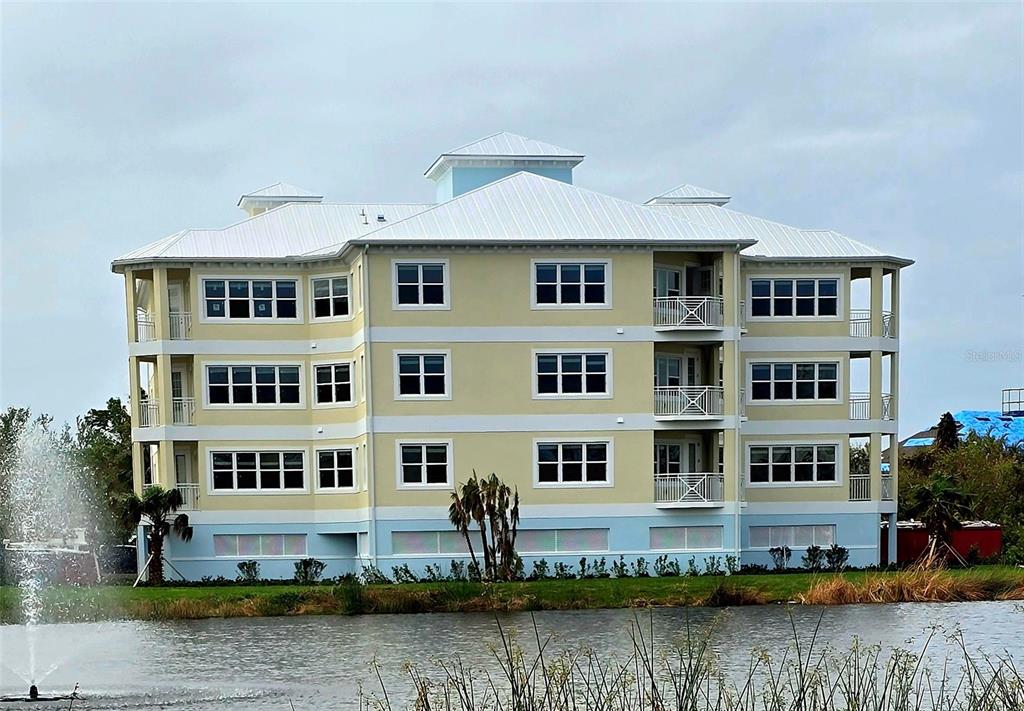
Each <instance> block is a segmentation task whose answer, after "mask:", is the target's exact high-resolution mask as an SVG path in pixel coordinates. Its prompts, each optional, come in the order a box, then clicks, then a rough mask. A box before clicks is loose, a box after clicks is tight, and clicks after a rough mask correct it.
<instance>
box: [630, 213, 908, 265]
mask: <svg viewBox="0 0 1024 711" xmlns="http://www.w3.org/2000/svg"><path fill="white" fill-rule="evenodd" d="M650 207H651V208H653V209H656V210H659V211H661V212H667V213H671V214H673V215H679V216H680V217H684V218H686V219H687V220H690V221H691V222H694V223H697V224H701V225H706V226H708V227H714V228H716V229H720V230H726V231H728V232H731V233H733V234H739V235H742V236H744V237H749V238H751V239H756V240H757V244H754V245H751V246H750V247H747V248H746V249H744V250H743V256H745V257H753V258H764V259H829V258H833V259H856V258H863V259H882V258H890V259H893V260H894V261H899V262H906V263H908V264H909V263H911V262H910V260H906V259H902V258H899V257H895V256H893V255H890V254H887V253H886V252H883V251H881V250H879V249H876V248H874V247H870V246H868V245H866V244H864V243H863V242H858V241H857V240H854V239H850V238H849V237H847V236H845V235H842V234H840V233H838V232H834V231H832V230H804V229H800V228H798V227H791V226H790V225H784V224H782V223H781V222H773V221H772V220H766V219H764V218H761V217H755V216H753V215H747V214H745V213H742V212H736V211H735V210H730V209H728V208H725V207H720V206H717V205H708V204H687V203H675V204H662V205H658V204H652V205H651V206H650Z"/></svg>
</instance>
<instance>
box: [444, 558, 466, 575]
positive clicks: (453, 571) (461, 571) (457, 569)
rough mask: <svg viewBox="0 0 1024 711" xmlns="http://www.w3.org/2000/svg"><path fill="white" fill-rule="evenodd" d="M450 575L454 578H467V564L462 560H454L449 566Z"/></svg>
mask: <svg viewBox="0 0 1024 711" xmlns="http://www.w3.org/2000/svg"><path fill="white" fill-rule="evenodd" d="M449 570H450V572H449V573H448V577H450V578H451V579H452V580H467V578H466V564H465V563H464V562H463V561H461V560H453V561H452V562H451V564H450V566H449Z"/></svg>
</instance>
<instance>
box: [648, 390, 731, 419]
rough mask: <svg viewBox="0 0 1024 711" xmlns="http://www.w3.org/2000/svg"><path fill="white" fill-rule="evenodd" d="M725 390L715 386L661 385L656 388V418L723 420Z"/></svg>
mask: <svg viewBox="0 0 1024 711" xmlns="http://www.w3.org/2000/svg"><path fill="white" fill-rule="evenodd" d="M724 404H725V388H722V387H720V386H713V385H689V386H682V387H681V386H675V385H664V386H663V385H659V386H657V387H655V388H654V416H655V418H656V419H659V420H708V419H721V418H722V416H723V413H724V411H725V408H724Z"/></svg>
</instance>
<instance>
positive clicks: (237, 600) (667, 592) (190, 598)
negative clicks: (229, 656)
mask: <svg viewBox="0 0 1024 711" xmlns="http://www.w3.org/2000/svg"><path fill="white" fill-rule="evenodd" d="M994 599H1024V569H1019V568H1010V567H999V566H986V567H980V568H972V569H968V570H939V571H925V572H912V571H904V572H886V573H865V572H847V573H839V574H835V573H816V574H815V573H788V574H783V575H770V574H769V575H733V576H730V577H712V576H701V577H692V578H690V577H666V578H619V579H595V580H541V581H534V582H516V583H496V584H491V585H484V584H481V583H470V582H440V583H415V584H407V585H365V586H364V585H326V584H325V585H318V586H299V585H253V586H242V585H238V586H235V585H232V586H223V587H173V586H165V587H155V588H147V587H141V588H134V589H133V588H127V587H106V586H99V587H95V588H74V587H60V588H54V589H51V590H48V591H46V598H45V617H46V619H47V620H48V621H71V620H74V621H84V620H109V619H141V620H161V619H201V618H207V617H265V616H275V615H310V614H364V613H371V614H372V613H405V612H487V611H520V610H580V609H598V608H621V607H655V606H685V605H712V606H723V605H750V604H765V603H773V602H790V601H793V602H801V603H806V604H844V603H851V602H900V601H920V602H938V601H957V600H994ZM16 621H18V597H17V591H16V590H15V589H14V588H10V587H7V588H2V587H0V623H10V622H16Z"/></svg>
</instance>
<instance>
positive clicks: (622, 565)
mask: <svg viewBox="0 0 1024 711" xmlns="http://www.w3.org/2000/svg"><path fill="white" fill-rule="evenodd" d="M612 574H613V575H614V576H615V577H616V578H628V577H629V566H628V565H626V556H624V555H620V556H619V559H618V560H613V561H612Z"/></svg>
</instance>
